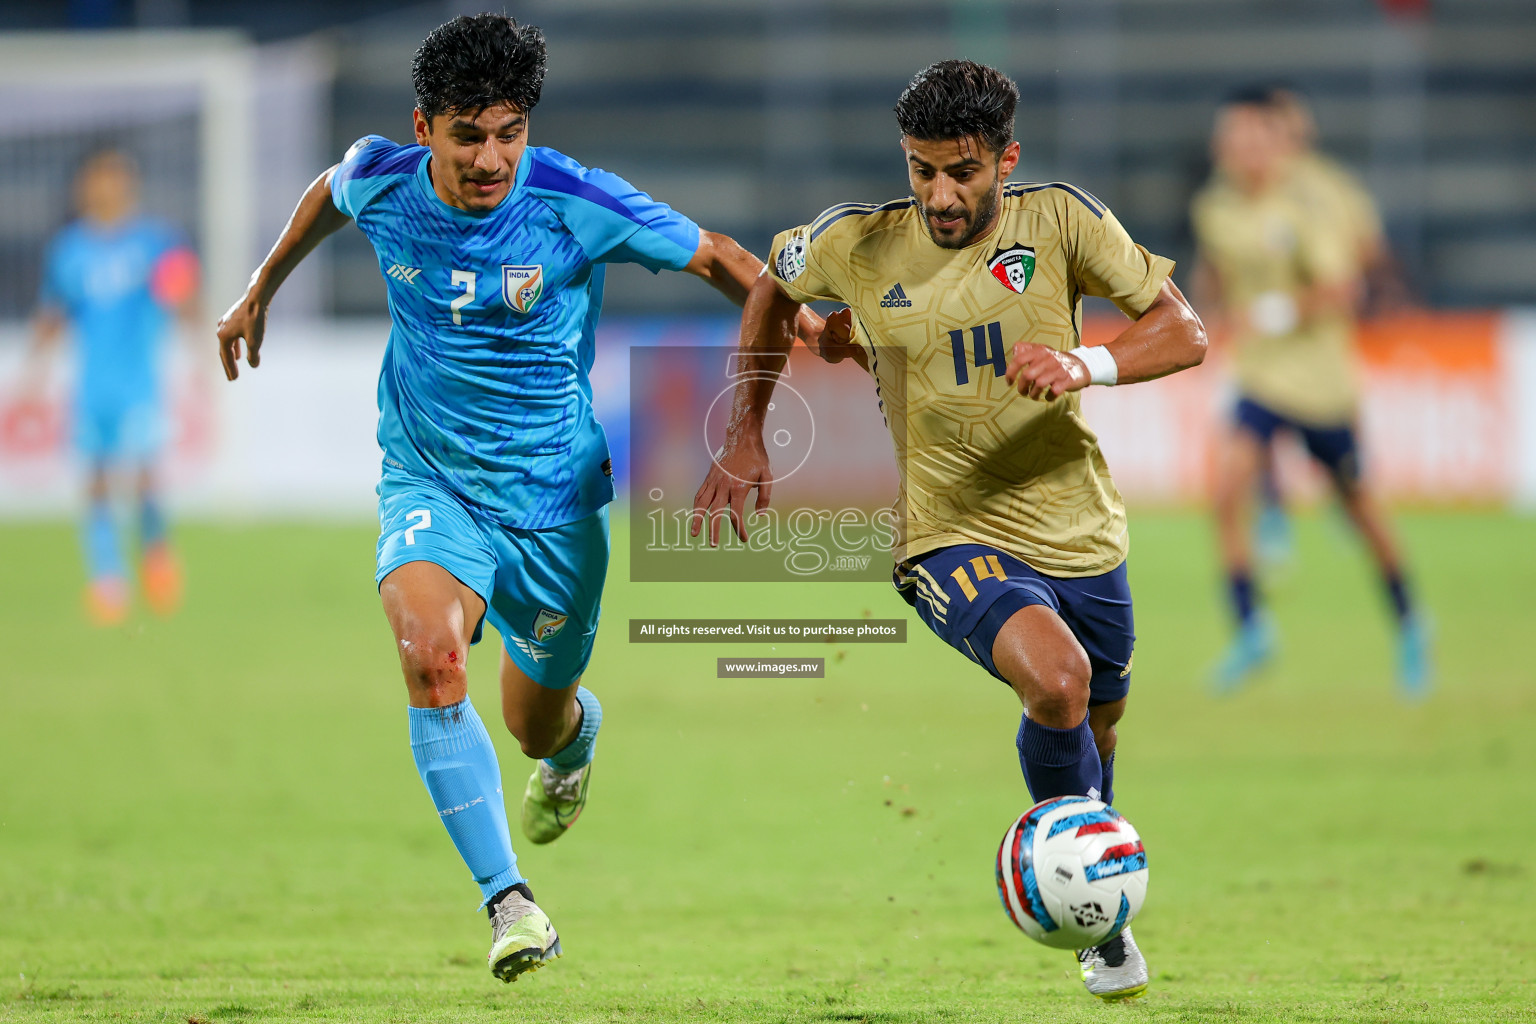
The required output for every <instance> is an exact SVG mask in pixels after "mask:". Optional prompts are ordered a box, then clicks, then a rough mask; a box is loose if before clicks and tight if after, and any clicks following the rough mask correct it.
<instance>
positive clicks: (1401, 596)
mask: <svg viewBox="0 0 1536 1024" xmlns="http://www.w3.org/2000/svg"><path fill="white" fill-rule="evenodd" d="M1382 582H1384V583H1385V584H1386V585H1387V596H1388V597H1390V598H1391V599H1392V610H1393V611H1394V612H1396V613H1397V618H1398V621H1399V622H1401V621H1402V620H1403V619H1406V618H1407V617H1408V616H1409V615H1411V614H1413V602H1412V601H1411V600H1410V599H1409V597H1408V583H1407V581H1406V580H1404V579H1403V574H1402V573H1400V572H1398V571H1397V570H1396V569H1394V570H1392V571H1391V572H1389V573H1386V574H1385V575H1384V576H1383V577H1382Z"/></svg>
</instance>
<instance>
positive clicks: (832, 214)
mask: <svg viewBox="0 0 1536 1024" xmlns="http://www.w3.org/2000/svg"><path fill="white" fill-rule="evenodd" d="M999 203H1000V210H999V216H998V222H997V224H996V226H995V227H994V228H993V229H992V230H991V231H990V232H988V233H987V235H986V236H985V237H984V238H981V239H978V240H976V241H975V242H973V243H971V244H970V245H969V246H967V247H965V248H963V249H945V248H941V247H940V246H938V245H936V244H935V243H934V242H933V240H932V239H931V238H930V237H929V235H928V231H927V228H926V226H925V225H924V223H923V218H922V213H921V211H920V210H919V209H918V207H917V204H916V202H915V201H914V200H912V199H901V200H897V201H895V202H891V203H886V204H884V205H882V206H873V205H867V204H862V203H847V204H843V205H841V206H834V207H832V208H831V209H830V210H827V211H826V212H825V213H823V214H822V215H821V216H820V217H818V218H817V219H816V220H815V221H813V222H812V223H810V224H807V225H803V226H801V227H798V228H795V229H793V230H790V231H785V232H783V233H781V234H780V235H779V236H778V237H777V238H775V239H774V242H773V252H772V254H771V256H770V257H769V265H770V266H771V267H772V268H773V273H774V275H775V276H776V277H777V278H778V280H779V282H780V285H781V286H782V287H783V289H784V291H785V293H786V294H788V295H789V296H790V297H791V298H794V299H796V300H797V301H800V302H810V301H812V300H815V299H829V300H832V301H836V302H843V303H846V304H847V305H848V306H849V307H850V308H851V309H852V310H853V314H854V317H855V323H856V337H857V338H858V340H859V342H860V343H861V344H862V345H864V346H865V347H866V348H867V349H868V350H869V352H870V355H871V359H870V365H871V373H872V374H873V376H874V377H875V383H876V386H877V388H878V389H879V393H880V396H881V400H882V401H883V402H884V409H885V414H886V421H887V422H888V423H889V424H890V426H891V434H892V437H893V439H894V441H895V445H896V460H897V465H898V468H899V469H900V472H901V485H902V494H901V499H900V500H899V501H898V506H897V507H898V509H900V510H903V512H904V514H903V515H902V516H900V517H899V519H900V524H899V526H898V532H897V538H896V543H895V547H894V550H893V554H894V556H895V558H896V560H897V561H898V562H900V561H904V560H906V559H909V558H912V557H915V556H917V555H921V554H923V553H925V552H928V551H932V550H935V549H937V548H942V547H948V546H950V545H954V544H986V545H989V546H991V547H995V548H998V549H1000V550H1003V551H1007V552H1009V553H1010V554H1013V555H1015V556H1016V557H1018V558H1020V559H1022V560H1023V561H1024V562H1026V563H1028V564H1029V565H1031V566H1033V567H1034V568H1036V569H1037V570H1039V571H1040V572H1043V573H1048V574H1050V575H1054V576H1091V575H1096V574H1099V573H1104V572H1108V571H1109V570H1111V569H1113V568H1115V567H1116V566H1117V565H1119V564H1120V563H1121V562H1122V561H1124V559H1125V556H1126V550H1127V543H1128V539H1127V536H1126V522H1125V506H1124V504H1123V502H1122V501H1121V499H1120V493H1119V492H1118V491H1117V490H1116V489H1115V485H1114V481H1113V480H1111V479H1110V475H1109V469H1108V467H1107V466H1106V465H1105V463H1104V457H1103V456H1102V455H1101V454H1100V453H1099V446H1098V440H1097V438H1096V437H1095V435H1094V433H1093V431H1092V430H1090V429H1089V428H1088V424H1087V423H1086V422H1085V421H1084V419H1083V415H1082V409H1081V398H1080V396H1079V395H1078V394H1077V393H1072V394H1069V395H1065V396H1062V397H1059V398H1057V399H1055V400H1054V401H1052V402H1037V401H1033V400H1031V399H1029V398H1026V397H1024V396H1022V395H1020V394H1019V393H1018V392H1017V391H1015V390H1014V389H1013V388H1012V387H1010V386H1009V384H1008V382H1007V380H1005V379H1004V377H1003V373H1004V370H1005V369H1006V368H1007V364H1008V358H1009V355H1010V354H1011V352H1012V349H1013V345H1014V343H1015V342H1019V341H1029V342H1035V343H1037V344H1040V345H1047V346H1049V347H1051V348H1054V349H1058V350H1067V349H1071V348H1074V347H1076V346H1077V345H1078V344H1079V339H1080V337H1081V315H1082V310H1081V300H1082V297H1083V296H1084V295H1096V296H1102V297H1104V298H1108V299H1111V300H1113V301H1114V302H1115V304H1116V305H1118V306H1119V307H1120V308H1121V309H1122V310H1124V311H1125V313H1126V314H1127V315H1129V316H1132V317H1137V316H1140V315H1141V313H1142V312H1144V311H1145V310H1146V308H1147V307H1148V306H1149V305H1151V303H1152V300H1153V299H1154V298H1156V297H1157V294H1158V291H1159V290H1160V289H1161V288H1162V285H1163V281H1164V280H1165V279H1166V278H1167V277H1168V275H1169V274H1170V273H1171V272H1172V271H1173V263H1172V261H1170V260H1166V259H1164V258H1162V257H1161V256H1154V255H1152V254H1151V253H1149V252H1147V250H1145V249H1143V248H1142V247H1141V246H1139V245H1137V244H1135V243H1134V242H1132V241H1131V238H1130V236H1129V235H1128V234H1126V231H1125V229H1124V228H1123V227H1121V225H1120V222H1119V221H1118V220H1116V219H1115V217H1114V215H1113V214H1112V213H1110V212H1109V211H1108V210H1107V209H1105V208H1104V206H1103V204H1102V203H1100V202H1099V201H1098V200H1097V199H1095V198H1094V197H1093V196H1091V195H1089V194H1088V193H1086V192H1083V191H1082V190H1080V189H1077V188H1074V187H1073V186H1071V185H1064V184H1060V183H1056V184H1025V183H1012V184H1007V185H1004V186H1003V189H1002V196H1001V198H1000V200H999Z"/></svg>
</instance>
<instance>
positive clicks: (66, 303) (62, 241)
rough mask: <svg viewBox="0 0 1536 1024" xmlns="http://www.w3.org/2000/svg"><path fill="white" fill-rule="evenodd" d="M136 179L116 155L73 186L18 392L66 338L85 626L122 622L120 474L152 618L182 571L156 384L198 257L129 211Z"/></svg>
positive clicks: (171, 604)
mask: <svg viewBox="0 0 1536 1024" xmlns="http://www.w3.org/2000/svg"><path fill="white" fill-rule="evenodd" d="M138 198H139V177H138V171H137V169H136V167H135V166H134V163H133V161H132V160H131V159H130V158H129V157H128V156H127V154H125V153H122V152H119V151H117V150H104V151H101V152H98V153H96V154H94V155H93V156H91V157H90V158H89V159H88V160H86V162H85V164H84V165H83V166H82V167H81V169H80V172H79V174H78V176H77V178H76V181H75V203H76V208H77V210H78V212H79V215H80V216H79V219H78V220H76V221H74V222H72V223H71V224H69V225H68V226H67V227H65V228H64V229H63V230H62V231H60V232H59V233H58V235H57V236H56V237H55V238H54V239H53V241H52V242H51V243H50V245H49V247H48V251H47V255H46V257H45V266H44V269H43V285H42V294H41V297H40V299H39V303H38V312H37V317H36V322H35V328H34V342H33V347H32V350H31V353H30V355H29V366H28V370H27V372H26V378H25V379H26V380H27V382H28V383H27V385H26V388H25V393H26V394H27V395H31V396H35V395H39V394H42V393H43V392H44V390H45V387H44V384H45V381H46V377H47V374H48V370H49V366H50V365H51V363H52V358H51V357H52V355H53V353H54V350H55V349H57V347H58V344H59V342H60V340H61V339H62V338H64V337H65V336H66V335H67V336H68V337H69V338H70V339H72V341H73V343H74V347H75V353H76V380H75V394H74V400H73V403H72V417H73V434H74V441H75V445H76V447H77V448H78V450H79V452H80V455H81V457H82V458H83V459H84V460H85V463H86V467H87V473H88V484H87V496H88V500H87V505H86V513H85V520H84V523H83V526H82V543H83V547H84V551H85V562H86V569H87V572H88V575H89V583H88V584H87V588H86V610H87V612H88V614H89V616H90V618H91V619H92V621H94V622H97V623H99V624H103V625H108V624H113V623H117V622H121V621H123V619H124V618H125V617H126V616H127V614H128V610H129V606H130V604H131V597H130V588H129V576H130V573H129V568H128V561H127V559H126V558H125V556H124V551H123V545H122V543H121V541H120V539H119V536H118V528H117V522H116V517H115V516H114V514H113V508H112V482H113V477H114V474H115V473H116V472H118V471H127V472H128V473H130V474H131V475H132V477H133V482H134V494H135V497H136V500H137V528H138V542H139V547H138V550H139V558H140V574H139V575H140V581H141V583H142V585H143V588H144V596H145V599H146V600H147V601H148V603H149V606H150V607H151V608H152V609H153V610H154V611H155V612H157V613H159V614H168V613H170V612H171V611H173V610H174V609H175V607H176V605H177V604H178V603H179V602H180V600H181V589H182V580H181V570H180V568H179V566H178V564H177V560H176V557H175V554H174V553H173V552H172V550H171V545H170V541H169V538H168V537H167V534H166V523H165V512H164V509H163V507H162V503H161V500H160V495H159V489H158V486H157V481H156V474H155V469H156V467H155V463H156V460H157V459H158V457H159V454H160V450H161V448H162V446H163V445H164V443H165V440H166V432H167V416H166V409H165V404H166V403H165V396H164V389H163V382H162V365H161V364H162V356H163V353H164V349H165V339H166V337H167V335H168V334H170V333H171V331H172V314H173V313H175V312H178V311H180V312H182V313H183V314H186V315H190V313H191V309H192V297H193V295H194V294H195V293H196V291H197V261H196V259H195V258H194V257H193V255H192V253H191V251H190V250H189V249H188V248H187V247H186V246H185V245H184V244H182V242H181V241H180V240H179V237H178V234H177V232H176V231H175V230H174V229H173V228H171V227H170V226H169V225H167V224H165V223H163V222H161V221H159V220H156V219H155V218H152V217H148V216H145V215H143V214H141V213H139V212H138Z"/></svg>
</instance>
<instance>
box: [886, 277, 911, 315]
mask: <svg viewBox="0 0 1536 1024" xmlns="http://www.w3.org/2000/svg"><path fill="white" fill-rule="evenodd" d="M880 305H881V307H882V308H885V309H890V308H892V307H895V306H910V305H912V300H911V299H909V298H907V293H906V292H905V291H904V290H902V287H901V282H900V281H897V282H896V286H895V287H894V288H892V289H891V290H890V291H888V292H886V293H885V298H883V299H881V300H880Z"/></svg>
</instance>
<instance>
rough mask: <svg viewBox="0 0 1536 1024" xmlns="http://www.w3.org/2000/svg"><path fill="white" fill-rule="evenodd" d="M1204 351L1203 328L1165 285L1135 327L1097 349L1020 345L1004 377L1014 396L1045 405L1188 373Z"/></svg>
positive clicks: (1177, 293) (1170, 286)
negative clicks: (1087, 391)
mask: <svg viewBox="0 0 1536 1024" xmlns="http://www.w3.org/2000/svg"><path fill="white" fill-rule="evenodd" d="M1205 349H1206V336H1205V325H1204V324H1202V323H1201V322H1200V317H1199V316H1197V315H1196V314H1195V311H1194V309H1193V308H1192V307H1191V306H1190V304H1189V301H1188V300H1187V299H1185V298H1184V294H1183V293H1182V292H1180V291H1179V288H1178V286H1177V285H1175V284H1174V283H1173V282H1172V281H1171V280H1168V281H1164V282H1163V286H1162V288H1161V289H1160V290H1159V291H1158V293H1157V296H1156V297H1155V298H1154V299H1153V300H1152V302H1151V304H1149V305H1148V306H1147V308H1146V309H1144V310H1143V311H1142V313H1141V316H1139V317H1138V318H1137V319H1136V322H1135V323H1133V324H1131V326H1129V327H1127V328H1126V329H1125V330H1124V331H1121V332H1120V335H1119V337H1117V338H1115V340H1114V341H1111V342H1110V343H1109V344H1108V345H1105V346H1103V347H1102V350H1097V351H1096V350H1095V349H1092V348H1090V349H1079V350H1078V352H1079V353H1081V354H1080V355H1079V354H1073V353H1070V352H1061V351H1058V350H1056V349H1053V348H1049V347H1048V346H1045V345H1035V344H1031V343H1029V342H1020V343H1019V344H1017V345H1015V346H1014V347H1013V354H1012V356H1011V357H1010V359H1009V361H1008V370H1007V372H1006V374H1005V376H1006V377H1007V380H1008V383H1010V384H1012V385H1014V387H1016V388H1017V389H1018V391H1019V394H1021V395H1025V396H1027V397H1029V398H1032V399H1035V400H1037V401H1043V402H1049V401H1051V400H1053V399H1055V398H1057V397H1058V396H1060V395H1063V394H1066V393H1067V392H1069V391H1080V390H1081V389H1083V388H1085V387H1087V386H1088V385H1089V384H1093V383H1105V384H1138V383H1140V382H1142V381H1148V380H1156V379H1157V378H1158V377H1166V376H1168V375H1169V374H1170V373H1177V372H1178V371H1180V370H1187V369H1189V368H1190V367H1191V366H1198V365H1200V363H1201V361H1203V360H1204V359H1205ZM1090 361H1091V362H1092V363H1094V364H1095V365H1090Z"/></svg>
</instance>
